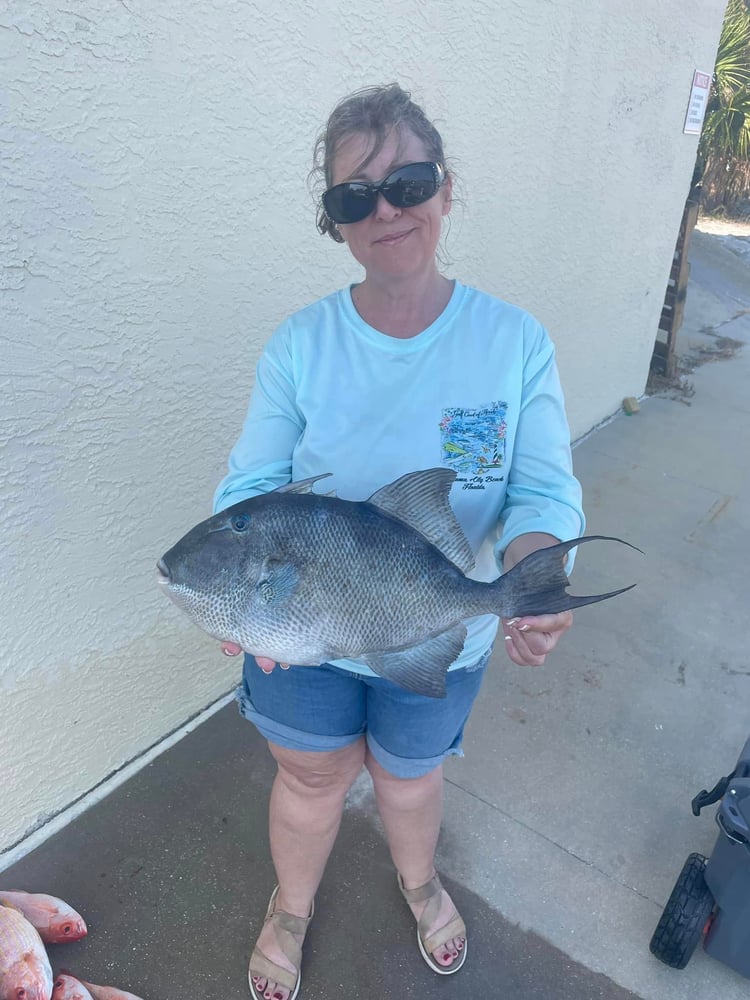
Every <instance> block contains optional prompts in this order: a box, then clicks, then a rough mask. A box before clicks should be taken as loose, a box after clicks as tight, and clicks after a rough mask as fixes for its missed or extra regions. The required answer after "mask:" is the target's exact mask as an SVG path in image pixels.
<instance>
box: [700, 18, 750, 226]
mask: <svg viewBox="0 0 750 1000" xmlns="http://www.w3.org/2000/svg"><path fill="white" fill-rule="evenodd" d="M698 168H699V172H700V173H701V174H702V182H703V210H704V211H705V212H709V213H710V212H717V211H720V210H723V211H725V212H730V213H731V212H735V211H737V210H738V209H740V208H741V207H742V203H743V201H747V200H748V199H750V10H749V9H748V3H747V0H729V3H728V4H727V9H726V13H725V15H724V25H723V27H722V32H721V38H720V40H719V48H718V52H717V55H716V66H715V68H714V78H713V86H712V88H711V95H710V98H709V104H708V108H707V109H706V119H705V122H704V126H703V133H702V135H701V139H700V143H699V146H698Z"/></svg>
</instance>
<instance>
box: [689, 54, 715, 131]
mask: <svg viewBox="0 0 750 1000" xmlns="http://www.w3.org/2000/svg"><path fill="white" fill-rule="evenodd" d="M710 93H711V74H710V73H701V71H700V70H696V71H695V73H693V89H692V90H691V91H690V104H688V109H687V115H686V116H685V128H684V129H683V131H684V132H685V133H686V134H687V135H700V134H701V129H702V128H703V118H704V116H705V114H706V107H707V106H708V95H709V94H710Z"/></svg>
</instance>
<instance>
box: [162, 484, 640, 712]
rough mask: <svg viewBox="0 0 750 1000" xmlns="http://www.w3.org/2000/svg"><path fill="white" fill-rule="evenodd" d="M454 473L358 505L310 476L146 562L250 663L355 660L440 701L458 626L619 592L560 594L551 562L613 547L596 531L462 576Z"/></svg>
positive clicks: (211, 521) (459, 639) (233, 510)
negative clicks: (494, 571) (494, 574)
mask: <svg viewBox="0 0 750 1000" xmlns="http://www.w3.org/2000/svg"><path fill="white" fill-rule="evenodd" d="M455 477H456V473H455V472H453V471H452V470H450V469H444V468H438V469H427V470H425V471H423V472H412V473H409V474H408V475H406V476H402V477H401V478H400V479H398V480H396V482H394V483H391V484H390V485H388V486H384V487H383V488H382V489H380V490H378V491H377V492H376V493H373V495H372V496H371V497H370V498H369V500H365V501H353V500H341V499H339V498H338V497H335V496H322V495H320V494H317V493H313V492H312V491H311V486H312V484H313V483H314V482H316V481H317V480H318V479H322V478H325V477H323V476H317V477H315V478H314V479H308V480H305V481H304V482H301V483H289V484H287V485H286V486H282V487H280V488H279V489H277V490H274V491H273V492H271V493H265V494H263V495H261V496H257V497H252V498H251V499H249V500H242V501H240V502H239V503H237V504H234V505H233V506H232V507H227V509H226V510H223V511H221V512H220V513H218V514H214V516H213V517H210V518H208V520H206V521H202V522H201V523H200V524H198V525H196V527H195V528H193V529H192V530H191V531H189V532H188V533H187V535H185V536H184V538H182V539H181V540H180V541H179V542H178V543H177V544H176V545H175V546H174V547H173V548H171V549H170V550H169V552H167V553H166V554H165V555H164V556H163V557H162V558H161V559H160V560H159V562H158V564H157V568H158V573H159V582H160V583H161V585H162V586H163V587H164V589H165V590H166V591H167V594H168V595H169V597H170V598H171V599H172V600H173V601H174V602H175V604H177V605H178V606H179V607H180V608H182V610H183V611H184V612H185V614H186V615H187V616H188V617H189V618H190V619H191V621H193V622H195V624H196V625H198V626H200V628H202V629H203V630H204V631H205V632H208V633H209V635H212V636H214V637H215V638H217V639H222V640H229V641H231V642H235V643H237V644H239V645H240V646H241V647H242V648H243V649H244V650H245V651H246V652H248V653H252V654H253V655H255V656H267V657H270V658H273V659H274V660H278V661H279V662H281V663H292V664H295V665H298V666H310V665H317V664H320V663H326V662H327V661H329V660H338V659H355V660H358V661H360V662H363V663H366V664H367V665H368V666H369V667H370V668H371V669H372V670H373V671H374V672H375V673H376V674H377V675H378V676H380V677H385V678H387V679H388V680H391V681H393V682H394V683H396V684H399V685H400V686H401V687H404V688H407V689H408V690H410V691H416V692H417V693H419V694H425V695H429V696H431V697H434V698H440V697H445V673H446V671H447V669H448V667H449V666H450V665H451V663H453V662H454V660H456V659H457V657H458V656H459V654H460V653H461V650H462V648H463V644H464V639H465V638H466V628H465V626H464V624H463V622H464V620H465V619H467V618H471V617H473V616H474V615H482V614H495V615H498V616H502V617H504V618H513V617H516V616H520V615H538V614H553V613H556V612H559V611H566V610H568V609H569V608H577V607H580V606H582V605H584V604H593V603H594V602H596V601H604V600H606V599H607V598H609V597H615V596H616V595H617V594H622V593H624V592H625V591H626V590H630V589H631V588H630V587H623V588H622V589H621V590H615V591H612V592H611V593H608V594H597V595H594V596H589V597H576V596H573V595H572V594H568V593H567V592H566V587H567V586H568V583H569V580H568V577H567V575H566V573H565V570H564V565H563V564H564V557H565V554H566V553H567V552H568V551H569V550H570V549H572V548H574V547H575V546H577V545H581V544H582V543H583V542H588V541H594V540H596V539H603V540H608V541H621V539H617V538H615V539H609V538H607V536H604V535H589V536H584V537H582V538H573V539H571V540H570V541H566V542H561V543H560V544H559V545H553V546H550V547H549V548H546V549H540V550H539V551H537V552H533V553H531V555H529V556H526V558H525V559H523V560H521V562H519V563H518V564H517V565H516V566H514V567H513V569H512V570H510V572H508V573H505V574H504V575H503V576H501V577H500V578H499V579H497V580H495V581H493V582H492V583H480V582H478V581H476V580H470V579H469V578H468V577H467V576H466V575H465V574H466V573H468V572H469V571H470V570H471V568H472V567H473V565H474V554H473V552H472V549H471V546H470V545H469V543H468V541H467V540H466V538H465V536H464V534H463V531H462V530H461V527H460V525H459V523H458V521H457V520H456V516H455V514H454V513H453V511H452V509H451V506H450V502H449V499H448V494H449V491H450V488H451V486H452V484H453V481H454V479H455ZM623 544H626V545H627V544H629V543H628V542H625V543H623ZM633 547H634V546H633Z"/></svg>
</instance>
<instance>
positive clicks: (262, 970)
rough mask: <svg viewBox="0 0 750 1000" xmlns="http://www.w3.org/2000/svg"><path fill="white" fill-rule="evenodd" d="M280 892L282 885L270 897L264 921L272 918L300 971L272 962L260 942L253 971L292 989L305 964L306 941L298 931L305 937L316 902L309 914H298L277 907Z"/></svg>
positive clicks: (280, 940) (282, 944) (283, 946)
mask: <svg viewBox="0 0 750 1000" xmlns="http://www.w3.org/2000/svg"><path fill="white" fill-rule="evenodd" d="M278 895H279V886H276V888H275V889H274V890H273V893H272V894H271V898H270V900H269V901H268V909H267V910H266V918H265V920H264V924H267V923H269V921H270V923H272V924H273V929H274V933H275V934H276V941H277V942H278V945H279V948H281V950H282V951H283V953H284V955H285V956H286V957H287V958H288V959H289V961H290V962H291V963H292V965H293V966H294V967H295V969H296V970H297V971H296V972H289V970H288V969H284V968H282V966H280V965H277V964H276V962H272V961H271V959H270V958H268V957H267V956H266V955H264V954H263V952H262V951H261V950H260V948H258V947H257V946H256V947H255V948H254V949H253V954H252V957H251V958H250V973H251V975H257V976H265V978H266V979H271V980H273V981H274V982H277V983H280V984H281V985H282V986H284V987H285V988H286V989H288V990H294V988H295V986H296V985H297V980H298V979H299V970H300V966H301V965H302V945H301V944H299V942H298V941H297V939H296V937H294V935H295V934H299V935H301V936H302V937H303V938H304V936H305V934H306V933H307V928H308V925H309V923H310V921H311V920H312V918H313V913H314V911H315V904H314V903H313V905H312V906H311V907H310V916H309V917H298V916H297V914H296V913H287V912H286V910H277V909H276V899H277V897H278Z"/></svg>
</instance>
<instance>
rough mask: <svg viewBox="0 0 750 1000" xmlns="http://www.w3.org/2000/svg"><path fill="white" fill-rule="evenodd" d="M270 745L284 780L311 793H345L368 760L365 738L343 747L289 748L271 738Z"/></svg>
mask: <svg viewBox="0 0 750 1000" xmlns="http://www.w3.org/2000/svg"><path fill="white" fill-rule="evenodd" d="M268 746H269V749H270V751H271V754H272V756H273V758H274V760H275V761H276V763H277V764H278V768H279V776H280V778H281V780H282V781H284V783H285V784H287V785H288V786H289V787H291V788H293V789H295V790H297V791H305V792H309V793H317V792H322V793H332V792H334V791H338V792H340V793H342V794H346V792H347V791H348V790H349V788H350V787H351V786H352V784H353V783H354V781H355V779H356V777H357V775H358V774H359V772H360V771H361V770H362V766H363V764H364V760H365V741H364V739H360V740H357V741H356V742H355V743H350V744H349V745H348V746H345V747H342V748H341V749H340V750H322V751H312V750H289V749H288V748H287V747H282V746H279V745H278V744H276V743H271V742H269V744H268Z"/></svg>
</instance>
